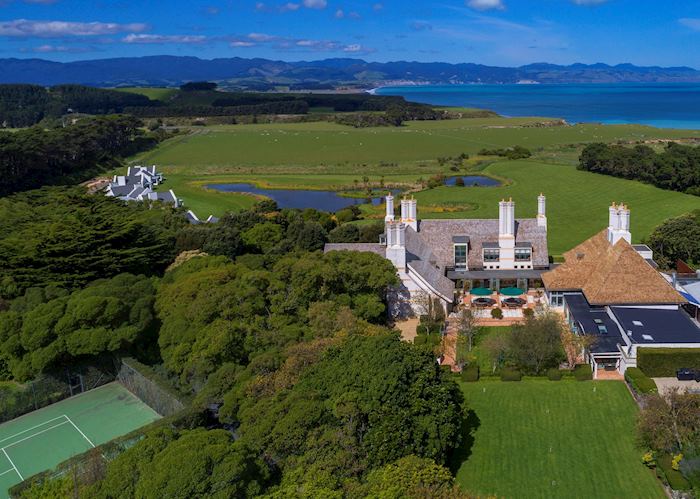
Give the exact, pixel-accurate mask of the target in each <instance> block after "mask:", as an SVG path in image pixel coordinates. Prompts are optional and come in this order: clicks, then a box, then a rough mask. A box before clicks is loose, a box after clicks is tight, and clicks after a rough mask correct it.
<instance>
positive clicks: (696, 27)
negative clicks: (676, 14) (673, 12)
mask: <svg viewBox="0 0 700 499" xmlns="http://www.w3.org/2000/svg"><path fill="white" fill-rule="evenodd" d="M678 22H679V23H680V24H682V25H683V26H685V27H686V28H690V29H692V30H693V31H700V18H697V17H683V18H681V19H679V20H678Z"/></svg>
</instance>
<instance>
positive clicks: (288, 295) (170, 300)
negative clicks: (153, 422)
mask: <svg viewBox="0 0 700 499" xmlns="http://www.w3.org/2000/svg"><path fill="white" fill-rule="evenodd" d="M263 225H266V224H263ZM395 280H396V276H395V271H394V269H393V267H392V266H391V264H389V263H388V262H387V261H386V260H384V259H383V258H380V257H378V256H376V255H374V254H364V253H351V252H335V253H329V254H326V255H320V254H315V253H311V254H303V255H299V256H297V255H287V256H284V257H281V258H279V259H278V260H276V261H275V260H273V261H271V262H269V264H268V265H267V266H264V267H263V268H250V267H249V266H247V265H245V264H243V263H232V262H231V261H230V260H228V259H227V258H225V257H205V258H194V259H192V260H190V261H188V262H187V263H185V264H183V265H181V266H179V267H177V268H175V269H173V270H172V271H170V272H168V273H167V274H166V275H165V277H164V278H163V282H162V284H161V286H160V288H159V290H158V298H157V302H156V307H157V310H158V314H159V316H160V317H161V320H162V327H161V330H160V337H159V344H160V348H161V355H162V356H163V361H164V365H165V367H166V368H167V369H168V370H169V371H170V372H171V373H172V374H174V375H176V376H178V379H179V381H180V383H181V384H182V385H183V386H190V387H192V388H195V389H198V388H201V386H202V384H203V383H204V382H205V380H206V378H207V377H208V376H209V375H210V374H211V373H212V372H214V371H215V370H216V369H217V368H218V367H219V366H221V365H222V364H223V363H225V362H233V363H239V364H247V362H248V360H249V357H250V356H251V355H254V354H256V353H260V352H263V351H265V350H268V349H269V348H271V347H282V346H285V345H287V344H289V343H290V342H297V341H299V340H302V339H304V338H306V339H310V338H312V337H313V336H314V331H313V329H311V330H310V329H309V328H308V327H307V325H308V323H309V317H313V315H312V316H310V315H309V313H310V311H311V305H312V304H313V303H316V302H323V301H328V300H331V301H332V302H336V303H339V304H345V305H348V306H350V307H351V308H352V310H353V311H354V315H356V316H357V317H359V318H361V319H365V320H367V321H374V322H377V321H380V320H381V318H382V317H383V314H384V311H385V306H384V303H383V298H384V296H383V293H384V290H385V289H386V287H387V286H388V285H390V284H393V283H394V282H395ZM330 317H332V316H330ZM319 334H321V335H322V334H323V333H322V332H319Z"/></svg>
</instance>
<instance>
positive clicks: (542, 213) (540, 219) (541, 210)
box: [537, 193, 547, 230]
mask: <svg viewBox="0 0 700 499" xmlns="http://www.w3.org/2000/svg"><path fill="white" fill-rule="evenodd" d="M546 209H547V198H546V197H545V196H544V194H542V193H540V195H539V196H537V225H538V226H539V227H544V228H545V230H546V229H547V212H546Z"/></svg>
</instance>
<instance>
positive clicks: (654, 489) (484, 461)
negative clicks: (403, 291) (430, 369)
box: [453, 379, 665, 499]
mask: <svg viewBox="0 0 700 499" xmlns="http://www.w3.org/2000/svg"><path fill="white" fill-rule="evenodd" d="M461 386H462V390H463V392H464V396H465V399H466V404H467V407H468V408H469V409H470V414H469V417H468V418H467V420H466V422H465V437H466V442H465V443H464V444H463V445H462V448H461V449H460V450H459V451H458V453H457V455H456V456H455V458H454V460H453V467H454V470H455V472H456V477H457V482H458V483H459V484H460V486H461V487H462V488H464V489H465V490H468V491H469V492H471V493H474V494H478V495H479V496H483V497H487V496H488V497H499V498H500V497H503V498H521V497H523V498H525V497H527V498H530V497H532V498H535V497H536V498H553V499H559V498H564V497H565V498H567V499H577V498H580V499H589V498H592V497H595V498H596V499H605V498H610V499H618V498H622V497H634V498H635V499H645V498H649V499H651V498H663V497H665V495H664V493H663V490H662V488H661V486H660V484H659V482H658V481H657V479H656V477H655V476H654V474H653V473H652V472H651V471H650V470H649V469H647V468H646V467H645V466H644V465H643V464H642V460H641V456H642V454H643V450H642V449H639V448H637V446H636V444H635V417H636V414H637V406H636V405H635V403H634V401H633V400H632V397H631V395H630V394H629V392H628V391H627V388H626V387H625V385H624V383H622V382H619V381H601V382H579V381H573V380H570V381H549V380H546V379H545V380H524V381H521V382H502V381H480V382H477V383H462V385H461Z"/></svg>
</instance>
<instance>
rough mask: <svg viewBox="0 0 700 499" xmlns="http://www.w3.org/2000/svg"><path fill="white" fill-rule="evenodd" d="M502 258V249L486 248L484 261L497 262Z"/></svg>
mask: <svg viewBox="0 0 700 499" xmlns="http://www.w3.org/2000/svg"><path fill="white" fill-rule="evenodd" d="M500 258H501V250H499V249H498V248H484V261H485V262H497V261H498V260H500Z"/></svg>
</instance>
